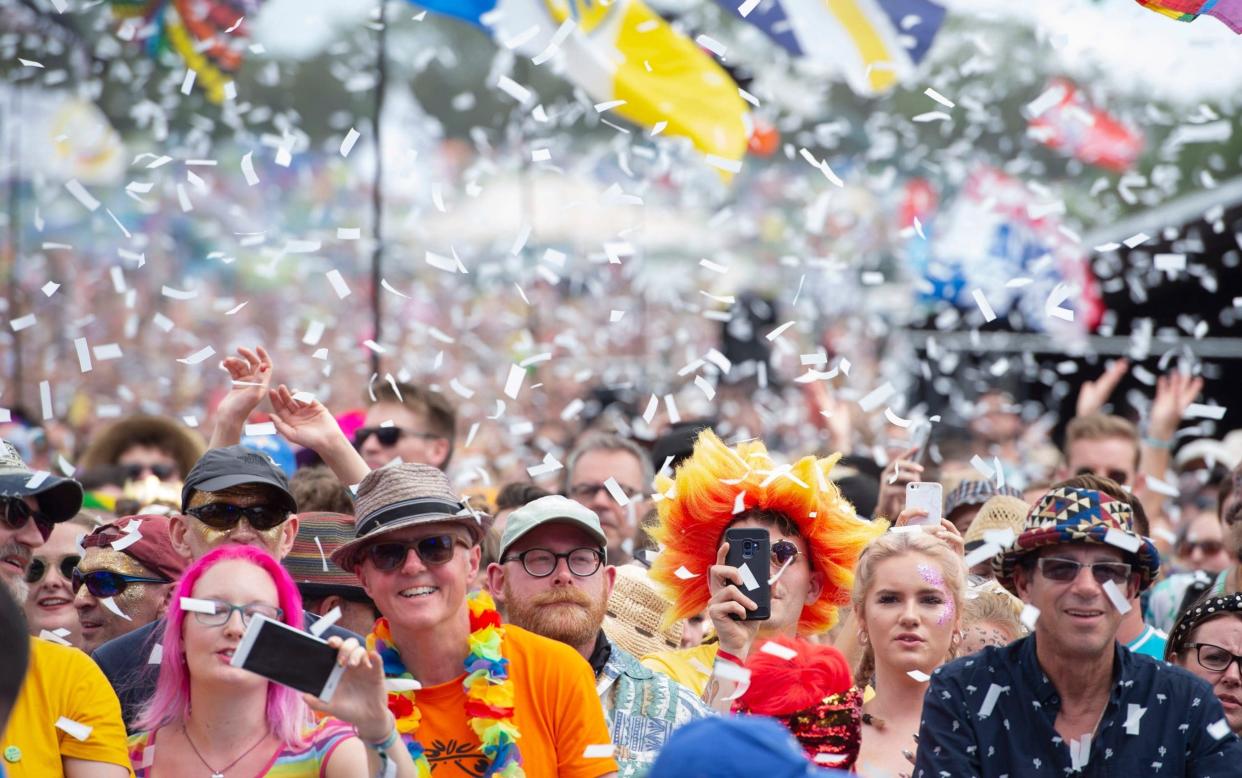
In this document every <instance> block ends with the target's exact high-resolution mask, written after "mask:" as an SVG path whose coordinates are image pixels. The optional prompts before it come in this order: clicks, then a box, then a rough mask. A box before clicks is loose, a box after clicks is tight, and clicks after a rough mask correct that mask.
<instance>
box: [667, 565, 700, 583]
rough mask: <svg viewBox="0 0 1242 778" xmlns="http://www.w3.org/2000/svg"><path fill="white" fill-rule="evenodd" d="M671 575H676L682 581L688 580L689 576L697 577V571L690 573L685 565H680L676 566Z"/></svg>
mask: <svg viewBox="0 0 1242 778" xmlns="http://www.w3.org/2000/svg"><path fill="white" fill-rule="evenodd" d="M673 575H675V576H677V577H678V578H680V579H681V580H683V581H689V580H690V579H691V578H698V577H699V574H698V573H692V572H690V571H689V570H687V569H686V566H685V565H682V566H681V567H679V568H677V570H676V572H674V573H673Z"/></svg>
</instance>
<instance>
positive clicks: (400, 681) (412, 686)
mask: <svg viewBox="0 0 1242 778" xmlns="http://www.w3.org/2000/svg"><path fill="white" fill-rule="evenodd" d="M421 688H423V685H422V684H421V683H419V682H418V681H416V680H414V679H413V678H385V679H384V689H385V690H387V691H390V692H415V691H418V690H419V689H421Z"/></svg>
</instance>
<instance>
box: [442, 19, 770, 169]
mask: <svg viewBox="0 0 1242 778" xmlns="http://www.w3.org/2000/svg"><path fill="white" fill-rule="evenodd" d="M418 5H421V6H423V7H424V8H427V9H429V10H431V11H435V12H437V13H442V14H446V15H448V16H455V17H457V18H458V19H463V20H465V21H467V22H470V23H471V24H474V25H477V26H479V27H483V28H484V29H487V30H488V31H489V32H490V33H491V34H492V36H493V37H494V38H495V39H496V40H497V41H499V42H501V43H502V45H505V46H507V47H509V48H511V49H513V50H515V51H517V52H518V53H519V54H522V55H524V56H526V57H530V58H531V61H532V62H533V63H534V64H535V65H536V66H544V65H545V63H546V64H547V65H548V66H549V67H550V66H552V65H553V60H555V59H559V60H560V65H562V66H563V67H561V68H559V69H558V72H563V73H564V74H565V76H566V77H567V78H568V79H569V80H570V81H572V82H573V83H574V84H575V85H577V86H579V87H581V88H582V90H583V91H585V92H586V93H587V94H588V95H590V96H591V98H592V99H593V100H596V101H597V103H598V104H597V105H596V110H597V111H600V112H601V113H604V114H605V115H608V114H615V115H618V116H621V117H623V118H624V119H626V120H628V121H631V122H633V123H635V124H638V125H641V126H644V127H651V128H658V130H659V131H661V132H664V133H666V134H669V135H680V136H684V137H686V138H689V139H690V140H691V141H692V142H693V143H694V145H695V146H696V147H698V148H699V149H700V150H701V151H702V152H703V153H705V154H707V155H709V156H710V157H715V158H717V159H716V160H711V159H709V162H712V161H714V162H715V163H716V164H717V166H718V167H722V169H725V170H729V171H730V172H732V170H733V169H735V168H736V167H737V166H738V165H740V161H741V159H742V157H743V156H745V154H746V144H747V141H748V140H749V138H750V115H749V112H748V110H747V107H746V103H745V102H744V101H743V100H742V97H741V95H740V94H739V93H738V87H737V84H736V83H734V81H733V79H732V78H731V77H730V76H729V74H728V73H726V72H725V71H724V69H723V68H721V67H720V66H719V65H718V64H716V62H715V61H714V60H713V59H712V58H711V57H710V56H708V55H707V54H706V53H705V52H704V51H703V50H702V49H700V48H699V47H698V46H697V45H695V43H694V42H693V41H691V40H689V39H688V38H686V37H685V36H683V35H681V34H680V33H678V32H677V31H676V30H674V29H673V28H672V27H670V26H669V24H668V23H667V22H665V21H664V20H663V19H661V18H660V16H659V15H658V14H656V13H655V12H653V11H652V10H651V9H649V8H648V7H647V6H646V5H644V4H643V2H642V0H613V2H609V3H604V2H598V0H596V1H593V0H418Z"/></svg>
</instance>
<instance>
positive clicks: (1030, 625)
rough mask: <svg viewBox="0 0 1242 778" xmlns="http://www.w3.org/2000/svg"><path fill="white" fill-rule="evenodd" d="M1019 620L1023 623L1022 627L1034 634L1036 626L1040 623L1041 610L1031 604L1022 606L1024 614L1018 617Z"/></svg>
mask: <svg viewBox="0 0 1242 778" xmlns="http://www.w3.org/2000/svg"><path fill="white" fill-rule="evenodd" d="M1018 620H1019V621H1021V622H1022V626H1024V627H1026V628H1027V629H1028V630H1029V631H1031V632H1034V631H1035V624H1036V622H1038V621H1039V608H1036V607H1035V606H1034V605H1030V604H1029V603H1028V604H1026V605H1024V606H1022V614H1021V615H1020V616H1018Z"/></svg>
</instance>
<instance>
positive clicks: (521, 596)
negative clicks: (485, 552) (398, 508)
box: [487, 494, 711, 778]
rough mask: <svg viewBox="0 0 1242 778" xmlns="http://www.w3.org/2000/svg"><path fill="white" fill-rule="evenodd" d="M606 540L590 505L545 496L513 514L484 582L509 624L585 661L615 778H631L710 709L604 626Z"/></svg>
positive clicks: (610, 574) (608, 589) (608, 586)
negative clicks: (608, 737)
mask: <svg viewBox="0 0 1242 778" xmlns="http://www.w3.org/2000/svg"><path fill="white" fill-rule="evenodd" d="M607 545H608V540H607V538H606V536H605V535H604V532H603V529H602V528H601V527H600V522H599V517H598V516H596V515H595V512H594V511H592V510H591V509H589V508H587V507H586V506H584V505H581V504H580V503H578V502H576V501H574V500H570V499H568V498H566V497H562V496H561V495H555V494H554V495H549V496H547V497H541V498H539V499H538V500H534V501H533V502H529V503H527V504H526V505H524V506H522V507H521V508H518V509H517V510H515V511H514V512H513V513H511V514H509V520H508V522H506V524H505V532H504V535H503V537H502V538H501V541H500V551H499V553H498V555H497V557H498V559H499V561H498V562H493V563H492V564H491V565H490V566H489V567H488V570H487V573H488V588H489V589H490V590H491V591H492V592H495V593H496V596H497V598H498V599H499V600H500V603H501V605H502V607H504V608H505V609H506V611H507V616H508V618H509V621H510V623H512V624H516V625H518V626H520V627H523V628H525V629H529V630H530V631H532V632H535V633H538V634H540V635H543V636H545V637H549V638H552V639H554V640H558V641H560V642H562V643H565V644H566V645H569V646H572V647H573V648H574V649H575V650H577V652H578V653H579V654H581V655H582V657H583V658H584V659H586V660H587V661H588V662H589V663H590V665H591V669H592V670H593V671H594V672H595V689H596V691H597V692H598V693H599V698H600V702H601V703H602V704H603V708H604V711H605V713H606V714H607V716H608V721H609V724H610V726H611V730H612V742H613V745H614V746H615V748H616V751H615V752H614V756H615V757H616V760H617V764H618V766H619V767H620V772H619V775H620V776H622V778H628V777H629V776H638V775H643V774H644V773H645V772H646V771H647V770H648V769H649V768H650V767H651V765H652V763H653V762H654V761H655V757H656V755H657V754H658V753H659V751H660V748H661V747H662V746H663V745H664V742H665V741H666V740H667V739H668V738H669V736H670V735H671V734H672V733H673V730H675V729H677V728H678V727H680V726H681V725H683V724H686V723H688V722H690V721H693V720H695V719H698V718H702V717H704V716H708V715H711V710H710V709H709V708H708V707H707V706H706V705H705V704H703V702H702V701H701V700H700V699H699V698H698V697H697V696H696V695H695V693H694V692H693V691H691V690H690V689H687V688H686V687H684V686H682V685H681V684H679V683H677V682H675V681H673V679H671V678H669V677H668V676H666V675H664V674H662V673H657V672H654V671H652V670H649V669H648V668H646V667H643V666H642V665H641V664H640V663H639V661H638V658H637V657H635V656H634V655H633V654H631V653H629V652H628V651H626V650H624V649H623V648H621V647H620V646H618V645H617V644H616V643H615V642H613V641H611V640H609V638H608V636H607V635H606V634H605V633H604V630H602V629H601V626H602V624H603V623H604V616H605V613H606V611H607V609H608V608H609V595H610V594H611V593H612V591H613V587H614V585H615V583H616V581H617V568H615V567H613V566H612V565H609V564H607ZM640 574H641V571H640ZM661 615H662V614H655V621H656V622H658V621H659V618H660V616H661Z"/></svg>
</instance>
